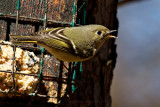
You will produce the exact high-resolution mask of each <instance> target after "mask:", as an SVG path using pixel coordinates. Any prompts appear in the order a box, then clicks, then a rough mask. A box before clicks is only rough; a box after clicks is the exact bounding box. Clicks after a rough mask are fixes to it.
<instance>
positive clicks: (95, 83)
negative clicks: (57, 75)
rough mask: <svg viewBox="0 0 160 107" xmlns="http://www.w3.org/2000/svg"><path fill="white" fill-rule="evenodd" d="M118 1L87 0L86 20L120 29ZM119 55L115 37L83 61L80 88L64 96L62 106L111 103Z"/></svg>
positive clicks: (105, 105)
mask: <svg viewBox="0 0 160 107" xmlns="http://www.w3.org/2000/svg"><path fill="white" fill-rule="evenodd" d="M117 2H118V0H94V1H93V0H88V5H87V8H86V9H87V13H86V24H100V25H104V26H106V27H107V28H109V29H110V30H117V29H118V21H117V17H116V13H117ZM114 35H117V33H115V34H114ZM116 57H117V54H116V45H115V40H114V39H113V40H109V41H106V43H105V44H104V45H103V46H102V48H101V49H100V50H99V52H98V54H97V55H96V56H95V57H93V58H92V59H90V60H88V61H85V62H83V72H82V78H81V81H80V85H79V87H78V89H77V90H76V91H75V92H74V93H73V95H72V96H70V97H69V98H66V99H64V100H63V101H62V102H61V104H60V106H64V105H65V106H66V107H71V106H74V107H78V106H79V107H111V96H110V86H111V83H112V77H113V69H114V67H115V64H116Z"/></svg>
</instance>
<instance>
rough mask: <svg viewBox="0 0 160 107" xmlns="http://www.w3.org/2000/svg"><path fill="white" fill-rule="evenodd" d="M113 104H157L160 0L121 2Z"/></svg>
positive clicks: (145, 106)
mask: <svg viewBox="0 0 160 107" xmlns="http://www.w3.org/2000/svg"><path fill="white" fill-rule="evenodd" d="M118 20H119V32H118V37H119V38H118V39H117V40H116V44H118V45H117V53H118V58H117V64H116V68H115V70H114V77H113V82H112V87H111V94H112V107H160V0H136V1H134V0H128V2H123V1H121V2H120V3H119V6H118Z"/></svg>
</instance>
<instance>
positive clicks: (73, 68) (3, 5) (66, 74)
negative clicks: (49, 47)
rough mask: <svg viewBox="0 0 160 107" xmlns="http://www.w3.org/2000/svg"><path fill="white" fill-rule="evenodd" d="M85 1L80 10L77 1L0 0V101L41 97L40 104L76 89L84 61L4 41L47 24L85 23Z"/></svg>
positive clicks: (31, 46) (0, 102)
mask: <svg viewBox="0 0 160 107" xmlns="http://www.w3.org/2000/svg"><path fill="white" fill-rule="evenodd" d="M86 3H87V0H86V1H84V2H82V3H81V4H79V6H78V9H77V8H76V7H77V0H2V1H1V2H0V26H1V27H0V40H1V41H0V97H1V98H0V99H1V101H0V104H3V103H5V102H7V103H9V102H8V100H7V99H9V98H12V99H13V98H14V99H20V100H23V99H30V100H29V101H33V100H35V101H36V100H38V101H39V100H40V99H41V100H40V101H41V103H42V102H44V103H46V102H51V103H55V104H58V103H60V101H61V99H62V98H63V97H69V96H70V94H71V93H73V92H74V90H75V89H76V87H77V86H78V80H79V77H80V75H81V72H82V64H81V62H75V63H67V62H62V61H58V60H57V59H56V58H55V57H54V56H52V55H50V54H49V53H48V52H47V51H45V50H44V48H43V47H40V46H37V45H30V44H29V45H18V46H15V45H13V44H11V43H10V42H5V41H9V40H10V38H9V34H20V35H28V34H30V33H33V32H37V31H39V30H43V29H46V27H59V26H72V27H74V26H75V25H76V22H77V23H79V24H80V23H81V24H85V11H83V16H80V17H79V18H77V14H78V13H77V12H79V13H80V11H81V10H82V8H85V6H86ZM84 10H85V9H84ZM78 15H79V14H78ZM81 17H82V19H83V20H82V21H83V23H82V22H80V19H81ZM2 40H5V41H2ZM33 52H34V53H33ZM77 78H78V79H77ZM22 102H23V101H22ZM35 104H36V103H35Z"/></svg>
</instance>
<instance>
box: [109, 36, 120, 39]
mask: <svg viewBox="0 0 160 107" xmlns="http://www.w3.org/2000/svg"><path fill="white" fill-rule="evenodd" d="M107 38H115V39H116V38H118V37H116V36H113V35H108V36H107Z"/></svg>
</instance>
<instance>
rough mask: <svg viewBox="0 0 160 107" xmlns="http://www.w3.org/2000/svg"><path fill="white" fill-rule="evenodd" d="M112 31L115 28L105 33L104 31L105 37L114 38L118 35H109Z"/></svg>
mask: <svg viewBox="0 0 160 107" xmlns="http://www.w3.org/2000/svg"><path fill="white" fill-rule="evenodd" d="M113 32H116V30H111V31H109V32H107V33H106V35H107V38H114V39H116V38H118V37H116V36H113V35H111V33H113Z"/></svg>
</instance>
